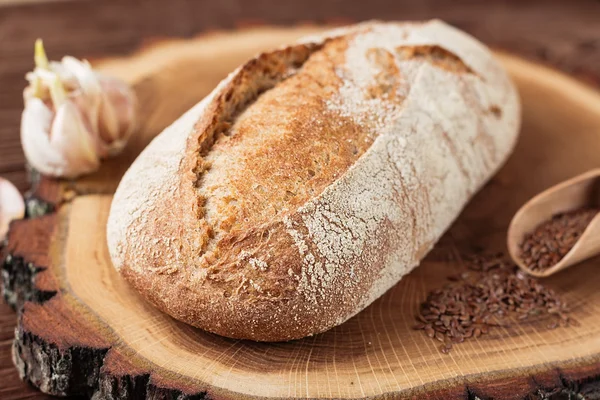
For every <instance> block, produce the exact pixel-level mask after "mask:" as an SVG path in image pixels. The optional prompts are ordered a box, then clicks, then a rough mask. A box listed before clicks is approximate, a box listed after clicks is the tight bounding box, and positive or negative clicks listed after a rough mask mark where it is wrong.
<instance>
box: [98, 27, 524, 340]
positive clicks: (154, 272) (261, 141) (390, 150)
mask: <svg viewBox="0 0 600 400" xmlns="http://www.w3.org/2000/svg"><path fill="white" fill-rule="evenodd" d="M175 95H176V94H175ZM519 122H520V107H519V101H518V96H517V93H516V91H515V88H514V86H513V84H512V83H511V81H510V79H509V78H508V76H507V75H506V73H505V71H504V70H503V69H502V68H501V66H500V65H499V64H498V62H497V61H496V60H494V58H493V57H492V55H491V54H490V52H489V50H487V49H486V48H485V47H484V46H483V45H482V44H480V43H479V42H477V41H476V40H474V39H473V38H472V37H470V36H468V35H466V34H464V33H462V32H460V31H458V30H456V29H454V28H452V27H450V26H448V25H446V24H444V23H442V22H440V21H435V20H434V21H429V22H426V23H376V22H371V23H364V24H360V25H356V26H352V27H348V28H343V29H338V30H335V31H332V32H330V33H329V34H326V35H324V36H322V37H315V38H307V39H306V40H303V41H302V42H300V43H298V44H295V45H291V46H289V47H285V48H281V49H278V50H275V51H271V52H267V53H263V54H260V55H259V56H257V57H256V58H254V59H252V60H250V61H249V62H247V63H246V64H244V65H243V66H241V67H240V68H238V69H237V70H236V71H235V72H233V73H232V74H231V75H230V76H229V77H227V78H226V79H225V80H224V81H223V82H221V84H220V85H219V86H218V87H217V88H216V89H215V90H214V91H213V92H212V93H211V94H210V95H209V96H208V97H207V98H206V99H205V100H203V101H202V102H201V103H199V104H198V105H196V106H195V107H194V108H192V109H191V110H190V111H188V112H187V113H186V114H185V115H184V116H182V117H181V118H180V119H179V120H178V121H176V122H175V123H174V124H173V125H171V126H170V127H169V128H167V129H166V130H165V131H164V132H163V133H162V134H161V135H159V136H158V137H157V138H156V139H155V140H154V141H153V142H152V143H151V144H150V145H149V146H148V148H146V149H145V150H144V152H143V153H142V154H141V155H140V156H139V158H138V159H137V160H136V161H135V162H134V163H133V165H132V166H131V168H130V169H129V171H128V172H127V173H126V175H125V176H124V178H123V180H122V182H121V184H120V185H119V188H118V190H117V192H116V194H115V197H114V200H113V203H112V208H111V212H110V218H109V221H108V229H107V237H108V245H109V249H110V253H111V257H112V259H113V262H114V265H115V267H116V268H117V269H118V270H119V271H120V273H121V274H122V276H123V277H124V278H125V279H126V280H127V281H128V282H129V283H130V284H131V285H132V286H133V287H134V288H135V289H137V290H138V291H139V292H140V293H141V294H142V295H143V296H145V297H146V298H147V299H148V300H149V301H150V302H152V303H153V304H154V305H155V306H156V307H158V308H160V309H161V310H163V311H164V312H166V313H168V314H170V315H172V316H173V317H175V318H177V319H179V320H181V321H184V322H187V323H189V324H192V325H195V326H198V327H200V328H203V329H205V330H208V331H211V332H215V333H218V334H221V335H224V336H229V337H234V338H247V339H253V340H260V341H279V340H289V339H295V338H301V337H304V336H308V335H312V334H315V333H319V332H323V331H325V330H327V329H329V328H331V327H334V326H336V325H338V324H341V323H342V322H344V321H345V320H347V319H348V318H350V317H352V316H353V315H355V314H356V313H358V312H359V311H361V310H362V309H363V308H365V307H366V306H367V305H369V304H370V303H371V302H373V300H375V299H376V298H377V297H379V296H381V295H382V294H383V293H384V292H385V291H386V290H388V289H389V288H390V287H391V286H393V285H394V284H395V283H396V282H398V280H400V278H402V276H403V275H405V274H406V273H408V272H409V271H410V270H411V269H413V268H414V267H415V266H416V265H418V263H419V261H420V260H421V259H422V258H423V257H424V256H425V254H427V252H428V251H429V250H430V249H431V247H432V246H433V244H434V243H435V242H436V241H437V240H438V239H439V237H440V236H441V235H442V233H443V232H444V231H445V230H446V229H447V228H448V226H449V225H450V224H451V223H452V221H453V220H454V219H455V218H456V217H457V215H458V214H459V212H460V211H461V209H462V208H463V206H464V205H465V204H466V202H467V201H468V200H469V199H470V197H471V196H472V195H473V194H474V193H475V192H476V191H477V190H478V189H479V188H480V187H481V186H482V185H483V183H484V182H486V180H487V179H488V178H490V176H491V175H492V174H493V173H494V172H495V171H496V170H497V169H498V168H499V166H500V165H501V164H502V163H503V162H504V161H505V159H506V158H507V156H508V154H509V153H510V151H511V149H512V148H513V145H514V143H515V140H516V138H517V132H518V129H519Z"/></svg>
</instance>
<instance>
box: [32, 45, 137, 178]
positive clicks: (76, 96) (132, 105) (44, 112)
mask: <svg viewBox="0 0 600 400" xmlns="http://www.w3.org/2000/svg"><path fill="white" fill-rule="evenodd" d="M35 61H36V68H35V69H34V71H33V72H30V73H28V74H27V76H26V78H27V80H28V81H29V86H28V87H27V88H25V90H24V92H23V98H24V100H25V109H24V110H23V114H22V117H21V142H22V145H23V150H24V152H25V156H26V158H27V160H28V161H29V163H30V164H31V165H32V166H33V167H34V168H35V169H37V170H38V171H39V172H41V173H42V174H45V175H50V176H55V177H66V178H75V177H77V176H80V175H84V174H89V173H91V172H94V171H95V170H97V169H98V168H99V167H100V163H101V160H102V159H103V158H106V157H110V156H114V155H116V154H118V153H119V152H121V150H122V149H123V148H124V147H125V144H126V143H127V140H128V139H129V137H130V135H131V133H132V132H133V130H134V129H135V116H136V100H135V95H134V93H133V92H132V90H131V89H130V88H129V87H128V86H127V84H126V83H124V82H122V81H120V80H118V79H116V78H112V77H108V76H104V75H101V74H99V73H98V72H95V71H94V70H93V69H92V68H91V66H90V65H89V63H88V62H87V61H79V60H77V59H76V58H73V57H69V56H66V57H63V59H62V61H61V62H54V61H52V62H48V60H47V58H46V56H45V53H44V51H43V47H42V45H41V42H40V41H38V42H36V54H35Z"/></svg>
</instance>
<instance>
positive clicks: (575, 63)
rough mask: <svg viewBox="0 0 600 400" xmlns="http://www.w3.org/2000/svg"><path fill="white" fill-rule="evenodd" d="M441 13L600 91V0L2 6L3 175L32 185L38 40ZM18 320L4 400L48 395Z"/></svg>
mask: <svg viewBox="0 0 600 400" xmlns="http://www.w3.org/2000/svg"><path fill="white" fill-rule="evenodd" d="M432 17H439V18H442V19H445V20H447V21H448V22H450V23H452V24H454V25H456V26H458V27H460V28H462V29H464V30H466V31H468V32H470V33H472V34H474V35H476V36H477V37H479V38H480V39H481V40H483V41H484V42H486V43H488V44H490V45H491V46H494V47H498V48H502V49H505V50H509V51H511V52H513V53H516V54H519V55H522V56H524V57H526V58H529V59H533V60H537V61H539V62H543V63H546V64H550V65H553V66H555V67H556V68H558V69H561V70H563V71H565V72H567V73H569V74H571V75H574V76H576V77H578V78H580V79H582V80H584V81H586V82H588V83H589V84H591V85H595V86H598V87H600V1H597V0H581V1H563V0H551V1H548V0H528V1H521V0H513V1H503V2H501V1H493V2H490V1H488V2H481V1H462V2H460V4H458V3H457V2H455V1H451V0H428V1H419V2H412V1H410V0H405V1H394V2H389V1H384V0H370V1H368V2H363V1H358V0H357V1H339V0H306V1H303V2H296V1H278V2H272V1H268V0H253V1H244V0H228V1H219V2H213V1H210V0H201V1H184V0H173V1H170V2H168V3H167V2H160V1H158V0H146V1H143V0H138V1H119V2H117V1H105V2H93V1H82V0H77V1H76V0H72V1H56V2H45V1H43V2H40V1H37V2H36V1H31V2H29V1H28V2H25V3H23V2H11V1H3V2H0V60H1V62H0V88H1V90H0V175H1V176H3V177H6V178H8V179H10V180H12V181H13V182H14V183H15V184H16V185H17V186H18V187H19V188H20V189H21V190H26V189H27V183H26V179H25V170H24V158H23V153H22V150H21V146H20V142H19V122H20V121H19V120H20V112H21V110H22V97H21V92H22V89H23V87H24V85H25V81H24V78H23V77H24V74H25V72H26V71H27V70H28V69H30V68H31V67H32V55H33V54H32V53H33V42H34V40H35V38H36V37H42V38H44V40H45V44H46V48H47V51H48V53H49V54H50V56H51V57H52V58H59V57H60V56H62V55H64V54H70V55H74V56H77V57H87V58H89V59H91V60H93V59H97V58H102V57H106V56H115V55H125V54H128V53H130V52H131V51H133V50H135V49H137V48H139V47H140V46H143V44H144V43H147V42H148V41H151V40H155V39H157V38H164V37H171V36H177V37H190V36H194V35H196V34H198V33H201V32H205V31H209V30H215V29H231V28H235V27H237V26H241V25H248V24H261V23H263V24H264V23H269V24H293V23H298V22H317V23H324V22H337V23H339V22H344V21H357V20H364V19H370V18H381V19H398V20H401V19H425V18H432ZM15 319H16V314H15V313H14V312H13V311H12V310H11V309H10V308H9V307H8V306H7V305H6V304H4V303H0V399H9V400H11V399H29V398H36V399H39V398H46V397H45V396H44V395H41V394H39V393H38V392H37V391H35V390H34V389H32V388H30V387H28V386H27V385H25V384H24V383H22V382H21V381H20V380H19V378H18V376H17V374H16V370H15V369H14V367H13V365H12V361H11V359H10V347H11V343H12V338H13V336H14V325H15ZM565 398H566V397H565Z"/></svg>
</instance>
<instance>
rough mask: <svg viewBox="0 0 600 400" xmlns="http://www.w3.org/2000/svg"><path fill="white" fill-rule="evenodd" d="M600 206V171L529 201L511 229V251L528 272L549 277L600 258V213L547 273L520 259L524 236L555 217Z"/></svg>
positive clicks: (562, 184)
mask: <svg viewBox="0 0 600 400" xmlns="http://www.w3.org/2000/svg"><path fill="white" fill-rule="evenodd" d="M586 206H588V207H589V206H593V207H598V206H600V168H598V169H594V170H591V171H588V172H586V173H584V174H581V175H579V176H576V177H574V178H571V179H568V180H566V181H564V182H562V183H559V184H558V185H556V186H553V187H551V188H549V189H547V190H545V191H543V192H542V193H540V194H538V195H537V196H535V197H534V198H532V199H531V200H529V201H528V202H527V203H525V205H524V206H523V207H521V208H520V209H519V211H517V213H516V214H515V216H514V217H513V219H512V221H511V223H510V226H509V228H508V239H507V244H508V251H509V253H510V256H511V257H512V259H513V260H514V262H515V263H516V264H517V265H518V266H519V267H520V268H521V269H522V270H524V271H525V272H527V273H528V274H530V275H533V276H536V277H546V276H550V275H552V274H555V273H556V272H558V271H560V270H563V269H565V268H568V267H570V266H571V265H575V264H577V263H579V262H581V261H583V260H585V259H587V258H590V257H592V256H594V255H597V254H600V213H598V215H596V216H595V217H594V218H593V219H592V221H591V222H590V223H589V225H588V226H587V227H586V229H585V230H584V231H583V233H582V234H581V236H580V237H579V239H578V240H577V242H576V243H575V245H574V246H573V247H572V248H571V249H570V250H569V252H568V253H567V254H566V255H565V256H564V257H563V258H562V259H560V261H559V262H558V263H556V264H554V265H552V266H551V267H549V268H546V269H544V270H533V269H531V268H529V266H528V265H527V264H526V263H525V262H524V261H523V259H522V257H521V249H520V244H521V242H522V241H523V239H524V238H525V235H527V234H528V233H530V232H532V231H534V230H535V229H536V227H537V226H538V225H540V224H541V223H543V222H545V221H548V220H550V219H551V218H552V217H553V216H554V215H556V214H559V213H563V212H567V211H572V210H575V209H578V208H582V207H586Z"/></svg>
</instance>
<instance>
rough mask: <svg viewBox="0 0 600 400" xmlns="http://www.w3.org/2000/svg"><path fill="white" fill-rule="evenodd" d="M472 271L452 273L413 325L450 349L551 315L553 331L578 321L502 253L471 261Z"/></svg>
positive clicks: (423, 305)
mask: <svg viewBox="0 0 600 400" xmlns="http://www.w3.org/2000/svg"><path fill="white" fill-rule="evenodd" d="M466 266H467V271H465V272H463V273H461V274H460V275H456V276H451V277H449V278H448V279H449V280H450V283H448V284H447V285H446V286H445V287H444V288H442V289H439V290H436V291H433V292H431V293H430V294H429V295H428V297H427V300H425V302H423V303H422V304H421V307H420V310H419V313H418V315H417V317H416V318H417V320H418V321H419V323H418V324H417V325H415V327H414V329H417V330H423V331H425V333H426V334H427V336H429V337H430V338H435V339H437V340H438V341H440V342H442V345H441V347H440V350H441V352H442V353H448V352H449V351H450V350H451V349H452V345H453V344H454V343H462V342H463V341H465V340H466V339H469V338H477V337H479V336H481V335H483V334H486V333H488V331H489V330H490V328H493V327H496V326H508V325H510V324H514V323H518V322H522V321H524V320H528V319H533V318H538V317H540V316H544V315H551V316H552V319H551V322H550V323H549V324H548V329H554V328H556V327H558V326H567V325H569V324H573V325H575V324H577V322H576V321H574V320H573V319H571V318H569V317H568V313H569V309H568V308H567V305H566V304H565V303H564V302H563V301H561V299H560V298H559V297H558V296H557V295H556V294H555V293H554V291H552V290H551V289H548V288H546V287H544V286H543V285H541V284H540V283H538V281H537V280H536V279H534V278H531V277H530V276H528V275H526V274H525V273H523V272H522V271H520V270H519V269H518V268H517V267H516V266H515V265H514V264H512V263H510V262H508V261H507V260H506V259H505V258H504V257H503V255H501V254H497V255H494V256H477V257H473V258H471V259H469V260H466Z"/></svg>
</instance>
